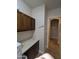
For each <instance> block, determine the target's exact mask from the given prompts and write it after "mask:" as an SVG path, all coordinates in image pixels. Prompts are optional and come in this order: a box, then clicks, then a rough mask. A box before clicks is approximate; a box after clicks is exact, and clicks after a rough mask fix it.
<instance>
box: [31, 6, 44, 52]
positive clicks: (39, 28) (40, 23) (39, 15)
mask: <svg viewBox="0 0 79 59" xmlns="http://www.w3.org/2000/svg"><path fill="white" fill-rule="evenodd" d="M32 16H33V17H34V18H35V19H36V32H35V36H36V39H39V40H40V43H39V49H40V51H42V52H44V22H45V5H41V6H39V7H36V8H34V9H32Z"/></svg>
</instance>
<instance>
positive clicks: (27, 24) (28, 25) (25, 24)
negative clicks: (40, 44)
mask: <svg viewBox="0 0 79 59" xmlns="http://www.w3.org/2000/svg"><path fill="white" fill-rule="evenodd" d="M23 29H24V31H25V30H31V19H30V18H29V17H28V16H26V15H24V16H23Z"/></svg>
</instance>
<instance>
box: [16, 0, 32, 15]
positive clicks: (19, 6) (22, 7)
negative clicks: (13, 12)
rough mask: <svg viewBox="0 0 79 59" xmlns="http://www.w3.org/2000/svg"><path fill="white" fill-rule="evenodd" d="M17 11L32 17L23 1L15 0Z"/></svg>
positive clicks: (29, 9)
mask: <svg viewBox="0 0 79 59" xmlns="http://www.w3.org/2000/svg"><path fill="white" fill-rule="evenodd" d="M17 9H19V10H20V11H21V12H23V13H25V14H27V15H29V16H31V15H32V10H31V8H30V7H29V6H28V5H27V4H26V3H25V2H24V1H23V0H17Z"/></svg>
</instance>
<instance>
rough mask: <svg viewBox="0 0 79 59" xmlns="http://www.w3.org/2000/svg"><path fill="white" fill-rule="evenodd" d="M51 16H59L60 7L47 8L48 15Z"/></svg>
mask: <svg viewBox="0 0 79 59" xmlns="http://www.w3.org/2000/svg"><path fill="white" fill-rule="evenodd" d="M53 16H61V8H57V9H52V10H49V11H48V17H53Z"/></svg>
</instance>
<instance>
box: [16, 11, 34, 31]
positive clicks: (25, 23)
mask: <svg viewBox="0 0 79 59" xmlns="http://www.w3.org/2000/svg"><path fill="white" fill-rule="evenodd" d="M28 30H35V19H34V18H32V17H30V16H28V15H25V14H24V13H22V12H20V11H17V31H18V32H20V31H28Z"/></svg>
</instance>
